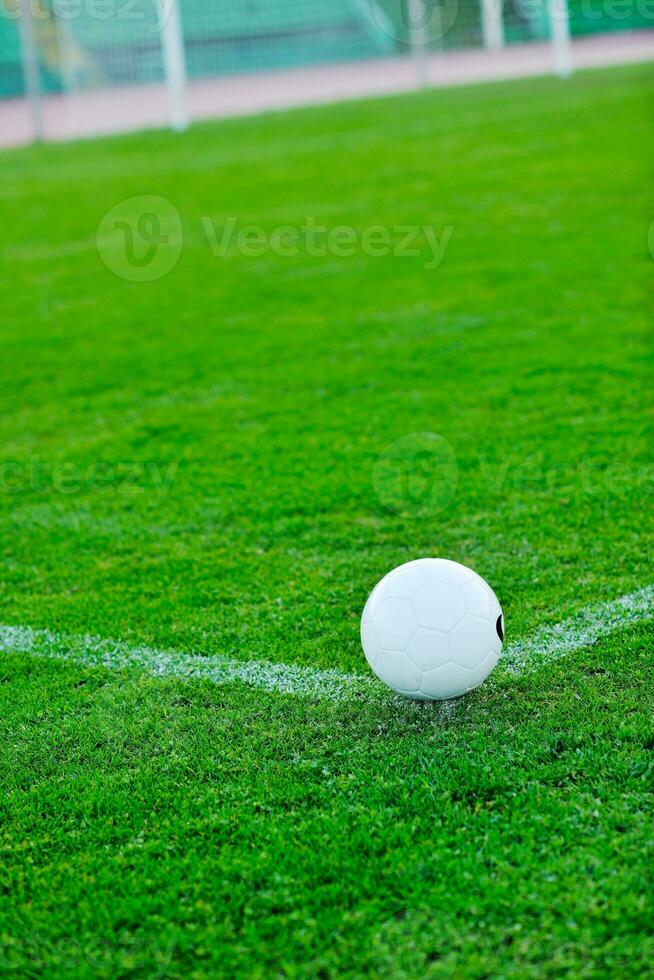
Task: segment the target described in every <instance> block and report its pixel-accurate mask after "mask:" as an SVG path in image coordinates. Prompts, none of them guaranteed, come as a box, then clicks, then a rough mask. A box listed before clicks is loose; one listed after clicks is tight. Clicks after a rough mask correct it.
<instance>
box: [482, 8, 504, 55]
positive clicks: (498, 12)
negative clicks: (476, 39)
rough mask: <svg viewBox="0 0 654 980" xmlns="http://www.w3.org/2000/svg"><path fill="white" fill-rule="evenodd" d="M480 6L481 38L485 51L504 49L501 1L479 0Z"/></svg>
mask: <svg viewBox="0 0 654 980" xmlns="http://www.w3.org/2000/svg"><path fill="white" fill-rule="evenodd" d="M479 3H480V4H481V36H482V39H483V42H484V47H485V48H486V50H487V51H499V50H500V49H501V48H503V47H504V20H503V12H504V10H503V8H504V3H503V0H479Z"/></svg>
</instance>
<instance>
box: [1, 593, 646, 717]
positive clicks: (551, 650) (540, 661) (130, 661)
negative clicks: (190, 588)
mask: <svg viewBox="0 0 654 980" xmlns="http://www.w3.org/2000/svg"><path fill="white" fill-rule="evenodd" d="M651 619H654V585H651V586H647V587H646V588H643V589H640V590H639V591H637V592H632V593H630V594H629V595H625V596H622V597H621V598H619V599H614V600H612V601H610V602H605V603H599V604H597V605H593V606H588V607H586V608H585V609H582V610H581V611H580V612H578V613H577V614H576V615H574V616H572V617H571V618H570V619H567V620H564V622H562V623H559V624H557V625H555V626H546V627H543V628H541V629H540V630H538V631H537V632H536V633H535V634H534V635H533V636H532V637H530V638H528V639H526V640H521V641H517V642H516V643H512V644H510V645H509V646H507V647H506V649H505V650H504V652H503V654H502V656H501V657H500V662H499V667H500V669H503V670H505V671H506V672H508V673H512V674H523V673H528V672H531V671H534V670H538V668H539V667H541V666H543V665H544V664H546V663H550V662H552V661H554V660H558V659H559V658H560V657H564V656H566V655H567V654H569V653H572V652H573V651H574V650H580V649H582V648H583V647H587V646H591V645H592V644H593V643H595V642H596V641H597V640H599V639H601V638H602V637H604V636H608V635H609V634H610V633H613V632H615V631H616V630H618V629H621V628H623V627H625V626H633V625H635V624H636V623H640V622H645V621H647V620H651ZM0 653H26V654H30V655H32V656H34V657H41V658H45V659H50V660H61V661H67V662H69V663H75V664H80V665H82V666H85V667H105V668H107V669H109V670H123V669H125V668H131V669H136V670H140V671H141V672H143V673H147V674H150V675H151V676H153V677H177V678H180V679H184V680H188V679H192V678H196V679H203V680H208V681H211V682H213V683H214V684H228V683H232V682H234V681H237V682H240V683H242V684H246V685H247V686H248V687H253V688H258V689H259V690H263V691H278V692H280V693H284V694H295V695H299V696H303V697H317V698H327V699H329V700H332V701H336V700H341V699H342V698H344V697H351V696H353V695H357V694H364V693H368V694H370V693H373V694H388V693H389V692H387V691H386V689H385V688H383V687H382V686H381V684H379V683H378V682H377V681H376V680H375V679H374V678H373V677H372V676H367V675H359V674H345V673H341V672H340V671H338V670H317V669H315V668H312V667H299V666H296V665H294V664H275V663H269V662H267V661H256V660H245V661H242V660H234V659H229V658H227V657H222V656H219V655H215V654H214V655H208V656H201V655H199V654H187V653H177V652H175V651H165V650H153V649H151V648H149V647H144V646H137V647H132V646H130V645H129V644H127V643H123V642H122V641H120V640H118V641H114V640H105V639H101V638H99V637H96V636H76V635H67V634H57V633H52V632H50V631H49V630H39V629H32V628H30V627H28V626H0Z"/></svg>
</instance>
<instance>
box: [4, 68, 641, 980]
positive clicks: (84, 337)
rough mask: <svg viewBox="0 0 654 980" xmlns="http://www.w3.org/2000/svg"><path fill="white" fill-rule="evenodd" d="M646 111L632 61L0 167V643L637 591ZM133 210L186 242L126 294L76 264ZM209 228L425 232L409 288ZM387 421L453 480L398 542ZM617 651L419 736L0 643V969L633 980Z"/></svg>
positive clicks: (628, 646)
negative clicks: (451, 587)
mask: <svg viewBox="0 0 654 980" xmlns="http://www.w3.org/2000/svg"><path fill="white" fill-rule="evenodd" d="M653 96H654V71H652V69H651V67H639V68H631V69H626V70H617V71H611V72H596V73H592V74H587V75H581V76H579V77H577V78H575V79H574V80H572V81H571V82H570V83H568V84H562V83H560V82H557V81H554V80H538V81H530V82H520V83H511V84H510V85H498V86H487V87H484V88H476V89H468V90H460V91H453V92H447V93H444V92H432V93H427V94H423V95H417V96H414V97H410V98H402V99H391V100H385V101H379V102H370V103H364V104H358V105H348V106H344V107H335V108H328V109H321V110H319V111H313V110H312V111H306V112H298V113H293V114H290V115H284V116H277V117H267V118H264V119H259V120H248V121H238V122H231V123H228V124H223V125H220V126H206V127H197V128H195V129H194V130H193V131H192V132H191V133H189V134H187V135H184V136H182V137H180V136H174V135H171V134H150V135H147V136H138V137H132V138H127V139H117V140H111V141H103V142H97V143H90V144H86V145H76V146H69V147H47V148H42V149H31V150H29V151H21V152H14V153H9V154H5V155H3V156H2V157H1V158H0V176H1V177H2V180H0V221H1V222H2V226H3V228H5V229H6V231H5V243H4V245H3V263H2V279H1V280H0V304H1V308H2V311H3V318H2V326H1V327H0V330H1V338H2V343H3V349H4V351H5V357H4V358H3V362H2V368H1V370H2V378H3V382H4V383H3V384H2V386H0V405H1V408H2V414H1V417H0V434H1V436H2V453H1V457H0V465H2V470H1V472H0V476H1V477H2V485H3V492H2V493H0V535H1V536H2V553H3V566H2V569H3V574H2V580H1V582H0V597H1V601H2V613H1V615H2V620H3V621H5V622H12V623H25V624H29V625H33V626H39V627H48V628H53V629H65V630H69V631H88V632H93V633H95V634H100V635H106V636H112V635H113V636H119V637H121V638H123V639H126V640H131V641H134V642H144V643H151V644H156V645H159V646H173V647H178V648H179V649H182V650H186V651H189V650H199V651H207V652H222V653H226V654H228V655H229V656H233V657H242V658H244V659H249V658H253V657H258V658H261V659H269V660H284V661H289V662H291V661H294V662H298V663H304V664H314V665H321V666H340V667H343V668H346V669H349V670H363V669H364V668H363V667H362V663H361V654H360V650H359V645H358V637H357V625H358V616H359V613H360V609H361V606H362V604H363V600H364V598H365V595H366V593H367V591H368V590H369V589H370V587H371V586H372V585H373V584H374V582H375V581H376V579H377V578H379V577H380V576H381V575H382V574H383V573H384V572H385V571H387V570H388V569H389V568H390V567H392V566H393V565H394V564H397V563H399V562H400V561H403V560H407V559H409V558H412V557H416V556H418V555H423V554H442V555H447V556H449V557H453V558H456V559H458V560H460V561H464V562H466V563H468V564H471V565H473V566H474V567H475V568H477V570H478V571H480V572H481V573H482V574H484V575H485V576H486V577H487V578H488V579H489V580H490V581H491V583H492V584H493V586H494V587H495V589H496V591H497V593H498V595H499V597H500V599H501V601H502V603H503V606H504V609H505V613H506V619H507V626H508V635H509V638H517V637H519V636H522V635H525V634H526V633H527V632H528V631H529V630H530V629H532V628H533V627H534V626H536V625H538V624H541V623H544V622H547V621H554V622H555V621H558V620H560V619H562V618H563V617H564V616H565V615H566V614H568V613H569V612H572V611H574V610H575V609H576V608H579V607H580V606H582V605H584V604H585V603H587V602H588V601H590V600H593V599H596V598H612V597H614V596H616V595H619V594H621V593H622V592H625V591H628V590H631V589H634V588H637V587H638V586H640V585H642V584H644V583H649V582H650V581H651V559H650V555H651V550H652V543H653V537H654V534H653V530H654V526H653V522H652V516H651V497H652V488H653V485H654V468H653V461H652V454H651V434H652V433H651V421H652V420H651V405H652V399H651V384H650V381H651V369H652V363H651V362H652V336H651V325H650V309H649V303H648V288H649V280H650V276H651V261H652V260H651V256H650V254H649V251H648V228H649V224H650V221H651V219H652V218H653V217H654V206H653V202H652V193H651V180H650V176H651V159H650V157H649V155H648V152H647V140H648V137H649V134H650V131H651V108H650V107H651V105H652V98H653ZM140 194H156V195H161V196H163V197H165V198H168V199H169V200H170V201H171V202H172V203H173V204H174V205H175V207H176V208H177V209H178V211H179V213H180V215H181V217H182V221H183V225H184V248H183V251H182V254H181V258H180V261H179V264H178V265H177V266H176V268H175V269H174V270H173V271H172V272H171V273H170V274H168V275H167V276H166V277H164V278H163V279H161V280H159V281H157V282H153V283H149V284H138V283H132V282H126V281H123V280H121V279H119V278H117V277H115V276H114V275H113V274H112V273H111V272H109V271H108V269H107V268H106V267H105V266H104V265H103V263H102V262H101V261H100V258H99V257H98V253H97V250H96V246H95V232H96V229H97V227H98V224H99V223H100V221H101V219H102V217H103V215H104V214H105V213H106V212H107V211H108V210H109V209H110V208H111V207H113V206H114V205H115V204H116V203H117V202H119V201H121V200H123V199H125V198H129V197H131V196H133V195H140ZM230 215H233V216H235V217H236V218H237V219H238V221H239V224H241V225H245V224H249V223H256V224H258V225H261V226H263V227H264V228H265V229H266V230H267V231H268V232H271V231H272V230H273V229H274V228H275V227H276V226H278V225H280V224H284V225H288V224H291V225H294V224H295V225H300V224H302V223H304V222H305V221H306V219H307V218H308V217H311V216H315V218H316V220H317V221H319V222H322V223H324V224H327V225H329V226H335V225H342V224H347V225H353V226H354V227H355V228H356V229H357V230H358V231H362V230H363V229H364V228H366V227H369V226H370V225H373V224H375V225H378V224H380V225H387V226H396V225H407V224H411V223H414V222H415V223H417V224H420V225H433V226H434V227H435V229H436V230H437V233H438V235H439V237H440V235H441V234H442V231H443V229H444V228H446V227H449V228H453V229H454V230H453V233H452V239H451V242H450V245H449V247H448V249H447V251H446V254H445V257H444V260H443V262H442V264H441V265H440V266H439V267H438V268H437V269H436V270H433V271H428V270H426V269H425V267H424V264H425V261H426V260H427V259H428V258H429V254H428V250H427V248H426V245H425V243H424V242H423V246H424V247H423V253H422V255H421V256H418V257H413V258H411V257H403V258H400V257H397V256H388V257H385V258H375V257H371V256H366V255H362V254H361V253H357V254H355V255H354V256H351V257H342V258H339V257H336V256H333V255H331V256H325V257H311V256H308V255H306V254H301V255H299V256H297V257H295V258H283V257H279V256H275V255H273V254H271V253H270V252H267V253H266V254H265V255H262V256H260V257H258V258H254V257H247V256H243V255H239V254H236V253H235V252H231V253H230V254H229V256H228V257H226V258H217V257H215V256H214V255H212V252H211V249H210V247H209V245H208V243H207V241H206V237H205V235H204V232H203V226H202V222H201V219H202V218H203V217H205V218H207V217H209V218H211V219H212V220H213V221H215V222H216V226H219V225H220V224H221V223H222V222H223V221H224V220H225V219H226V217H228V216H230ZM414 432H436V433H438V434H440V435H441V436H443V437H444V438H446V439H447V440H448V441H449V443H450V444H451V445H452V447H453V449H454V452H455V454H456V458H457V463H458V484H457V487H456V492H455V493H454V496H453V499H452V500H451V502H450V503H449V505H448V506H447V507H445V508H444V509H443V510H441V511H440V512H436V511H435V510H434V511H432V512H430V511H429V508H427V512H426V513H424V512H422V513H421V516H420V517H416V505H415V499H413V498H412V497H411V496H407V498H406V500H405V504H404V506H401V507H400V508H399V510H388V509H387V508H385V507H384V505H383V501H382V500H380V499H379V497H378V496H377V495H376V493H375V491H374V488H373V482H372V474H373V467H374V463H375V460H376V459H377V457H378V455H379V454H380V452H382V451H383V450H384V447H385V446H386V445H387V444H388V443H390V442H392V441H393V440H395V439H397V438H400V437H402V436H405V435H407V434H410V433H414ZM103 462H104V463H109V464H110V465H111V466H112V467H114V470H115V472H116V473H117V475H118V476H119V478H120V479H121V483H120V486H117V485H114V486H113V487H109V488H108V489H106V490H105V492H103V493H99V492H97V487H92V486H90V485H89V481H88V479H86V477H85V475H86V474H88V473H89V468H90V467H93V466H94V465H96V464H98V463H103ZM63 464H66V465H67V466H68V470H67V471H65V470H63V469H62V465H63ZM155 467H156V469H155ZM65 472H67V473H68V476H67V477H65V476H62V474H64V473H65ZM34 474H36V476H35V475H34ZM71 474H72V475H71ZM80 474H81V475H82V480H81V484H80V485H79V486H78V483H79V482H80V481H79V476H80ZM161 474H170V475H171V482H170V486H169V488H168V489H167V491H166V490H165V489H162V487H161V485H159V486H157V485H156V483H155V480H156V479H159V478H160V476H161ZM134 475H136V477H137V478H138V484H137V487H136V489H135V488H134V486H131V487H128V486H127V485H126V484H125V482H124V480H125V478H126V477H132V476H134ZM53 478H54V479H56V480H57V481H58V487H59V488H58V489H56V488H54V487H53V486H52V481H53ZM62 480H63V484H62ZM62 487H63V489H62ZM63 490H66V491H68V492H63ZM419 510H420V508H418V511H419ZM653 636H654V634H653V633H652V630H651V629H646V628H642V629H640V630H633V631H630V632H629V633H628V634H625V635H624V636H623V637H622V638H617V639H613V640H610V641H605V642H603V643H602V644H599V645H598V646H597V647H596V648H595V649H593V650H588V651H582V652H580V653H578V654H576V655H574V656H572V657H570V658H568V659H566V660H565V661H562V662H561V663H560V664H558V665H556V666H552V667H550V668H548V669H546V670H544V671H543V672H542V673H540V674H538V675H534V676H530V677H524V678H522V679H520V680H515V679H513V680H511V679H509V678H504V679H503V678H501V677H500V678H499V679H497V680H496V681H495V682H494V683H493V684H492V685H489V686H488V687H487V688H486V687H485V688H483V689H482V690H481V691H480V692H478V693H477V694H475V695H473V696H472V697H471V698H470V699H468V700H467V702H466V706H465V708H464V709H463V713H462V714H460V715H459V716H457V720H456V722H455V723H448V722H446V721H444V719H443V716H442V714H441V713H439V712H438V710H435V709H433V708H431V707H429V706H427V707H419V708H416V707H414V706H410V705H409V706H406V707H403V708H398V707H397V706H395V707H391V706H380V704H379V703H374V704H373V703H372V702H370V703H368V702H366V701H356V702H353V703H349V704H348V703H346V704H341V705H338V706H336V705H329V704H326V703H324V702H320V703H318V702H316V703H313V702H311V701H298V700H296V699H292V698H286V697H275V696H270V695H264V694H256V693H252V692H247V691H245V690H244V689H241V688H238V687H234V688H230V689H225V688H215V687H211V686H209V685H205V684H199V683H192V684H188V685H184V684H183V683H180V682H163V681H153V680H148V679H144V678H139V677H136V676H134V675H133V674H125V675H121V676H120V677H119V678H117V677H116V676H108V675H104V674H102V672H94V671H82V670H80V669H73V668H71V667H64V666H61V665H54V664H46V663H43V662H32V661H30V660H29V659H27V658H24V657H23V658H21V657H8V658H6V659H5V660H4V661H3V663H2V665H1V667H0V680H2V681H3V682H4V683H2V685H0V698H1V699H2V706H1V707H0V725H1V726H2V743H1V744H2V749H1V750H0V765H1V766H2V782H3V786H4V787H5V792H4V793H3V799H2V803H1V806H2V822H1V825H0V827H1V829H0V840H1V843H2V860H1V861H0V869H1V870H0V876H1V877H0V886H1V887H2V890H3V893H4V895H5V897H4V901H3V903H2V905H1V906H0V968H3V967H4V969H6V970H11V971H14V972H15V973H17V974H19V975H28V976H31V975H35V976H36V975H43V974H45V975H49V976H57V977H59V976H71V977H72V976H80V975H81V976H108V977H118V976H126V975H135V976H153V975H161V976H172V977H174V976H185V977H186V976H195V977H208V976H234V975H245V976H259V975H260V976H271V975H288V976H315V975H319V976H324V977H332V976H360V975H361V974H363V973H365V972H366V971H367V972H370V973H372V974H373V975H381V974H390V975H392V976H399V977H402V976H407V977H415V976H453V975H454V976H464V977H482V976H516V977H521V976H525V975H538V976H561V975H569V976H591V975H592V976H607V975H612V976H613V975H614V976H622V975H625V973H626V972H628V973H629V975H632V976H633V975H647V974H648V971H649V970H650V969H651V963H650V961H651V957H652V953H653V952H654V950H653V948H652V945H653V944H652V927H651V922H652V910H651V905H650V902H649V895H650V894H651V891H652V881H651V866H652V853H651V825H650V822H649V815H648V814H649V811H650V810H651V805H652V775H653V773H652V747H653V745H654V730H653V729H652V723H651V718H652V699H651V684H650V678H651V669H652V659H653V658H652V654H651V646H652V638H653Z"/></svg>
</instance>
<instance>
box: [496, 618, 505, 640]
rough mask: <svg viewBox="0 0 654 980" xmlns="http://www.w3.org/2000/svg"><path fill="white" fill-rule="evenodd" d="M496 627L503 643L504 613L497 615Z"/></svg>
mask: <svg viewBox="0 0 654 980" xmlns="http://www.w3.org/2000/svg"><path fill="white" fill-rule="evenodd" d="M495 629H496V630H497V635H498V636H499V638H500V640H501V641H502V643H504V619H503V618H502V613H500V614H499V616H498V617H497V622H496V623H495Z"/></svg>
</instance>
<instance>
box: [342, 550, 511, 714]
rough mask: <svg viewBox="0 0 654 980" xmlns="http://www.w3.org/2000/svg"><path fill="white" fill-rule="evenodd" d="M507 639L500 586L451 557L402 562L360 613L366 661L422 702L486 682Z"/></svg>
mask: <svg viewBox="0 0 654 980" xmlns="http://www.w3.org/2000/svg"><path fill="white" fill-rule="evenodd" d="M503 640H504V621H503V616H502V609H501V607H500V604H499V602H498V601H497V597H496V596H495V593H494V592H493V590H492V589H491V587H490V585H488V583H487V582H485V581H484V579H483V578H482V577H481V576H480V575H477V573H476V572H473V571H472V569H470V568H466V566H465V565H460V564H459V563H458V562H456V561H448V560H447V559H445V558H420V559H418V560H417V561H410V562H407V563H406V565H399V566H398V568H394V569H393V571H392V572H389V573H388V575H385V576H384V578H383V579H382V580H381V582H379V583H378V585H376V586H375V588H374V589H373V591H372V592H371V594H370V596H369V598H368V601H367V602H366V605H365V608H364V610H363V615H362V617H361V645H362V646H363V652H364V653H365V655H366V660H367V661H368V663H369V664H370V666H371V667H372V669H373V671H374V672H375V674H376V675H377V677H379V678H380V680H382V681H383V682H384V683H385V684H388V686H389V687H391V688H392V689H393V690H394V691H396V692H397V693H398V694H403V695H405V697H408V698H415V699H416V700H419V701H438V700H442V699H443V698H456V697H459V695H461V694H465V693H466V691H471V690H472V689H473V688H474V687H477V686H478V685H479V684H481V683H482V681H485V680H486V678H487V677H488V675H489V674H490V672H491V670H492V669H493V667H494V666H495V664H496V663H497V661H498V659H499V656H500V653H501V651H502V642H503Z"/></svg>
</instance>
